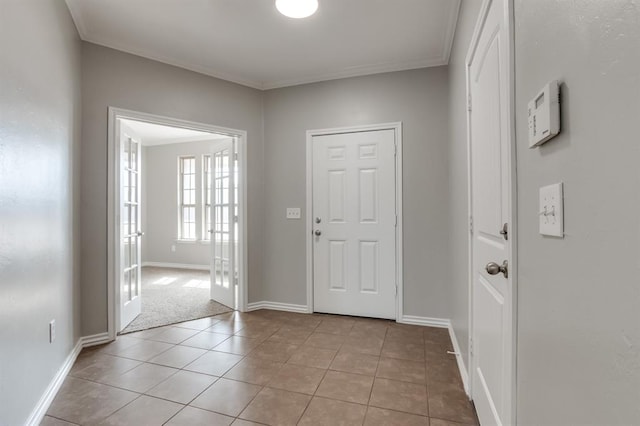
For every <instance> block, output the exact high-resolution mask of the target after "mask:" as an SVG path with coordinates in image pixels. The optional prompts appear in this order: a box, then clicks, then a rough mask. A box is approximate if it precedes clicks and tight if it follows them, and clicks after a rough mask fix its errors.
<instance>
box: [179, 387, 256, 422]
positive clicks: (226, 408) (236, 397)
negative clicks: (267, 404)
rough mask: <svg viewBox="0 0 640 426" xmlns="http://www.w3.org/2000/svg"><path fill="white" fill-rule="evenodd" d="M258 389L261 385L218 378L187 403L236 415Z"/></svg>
mask: <svg viewBox="0 0 640 426" xmlns="http://www.w3.org/2000/svg"><path fill="white" fill-rule="evenodd" d="M260 389H262V387H261V386H256V385H251V384H249V383H243V382H236V381H234V380H227V379H220V380H218V381H217V382H215V383H214V384H213V385H211V386H210V387H209V389H207V390H206V391H204V392H203V393H202V394H200V396H198V397H197V398H196V399H195V400H194V401H193V402H191V404H189V405H191V406H193V407H197V408H202V409H205V410H210V411H215V412H217V413H221V414H226V415H228V416H232V417H236V416H237V415H238V414H240V412H241V411H242V410H243V409H244V408H245V407H246V406H247V404H249V402H251V400H252V399H253V398H254V397H255V396H256V395H257V394H258V392H259V391H260Z"/></svg>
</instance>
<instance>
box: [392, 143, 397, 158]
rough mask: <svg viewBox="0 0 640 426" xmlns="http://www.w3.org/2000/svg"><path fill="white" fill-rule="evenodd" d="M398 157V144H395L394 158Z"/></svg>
mask: <svg viewBox="0 0 640 426" xmlns="http://www.w3.org/2000/svg"><path fill="white" fill-rule="evenodd" d="M397 155H398V144H397V143H395V142H394V144H393V156H394V157H395V156H397Z"/></svg>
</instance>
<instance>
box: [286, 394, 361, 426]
mask: <svg viewBox="0 0 640 426" xmlns="http://www.w3.org/2000/svg"><path fill="white" fill-rule="evenodd" d="M366 411H367V407H366V406H365V405H360V404H352V403H350V402H344V401H336V400H333V399H326V398H319V397H317V396H316V397H314V398H313V399H312V400H311V402H310V403H309V406H308V407H307V409H306V411H305V412H304V414H303V416H302V418H301V419H300V422H298V424H299V425H304V426H315V425H317V426H360V425H362V421H363V420H364V416H365V413H366Z"/></svg>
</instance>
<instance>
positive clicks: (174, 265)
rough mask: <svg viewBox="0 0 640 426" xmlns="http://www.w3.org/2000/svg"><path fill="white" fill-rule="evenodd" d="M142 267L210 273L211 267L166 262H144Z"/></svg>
mask: <svg viewBox="0 0 640 426" xmlns="http://www.w3.org/2000/svg"><path fill="white" fill-rule="evenodd" d="M142 266H143V267H145V266H155V267H156V268H174V269H196V270H198V271H209V270H210V269H211V267H210V266H209V265H191V264H189V263H165V262H142Z"/></svg>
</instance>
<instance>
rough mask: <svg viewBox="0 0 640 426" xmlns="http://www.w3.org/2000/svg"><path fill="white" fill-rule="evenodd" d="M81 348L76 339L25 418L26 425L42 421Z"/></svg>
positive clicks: (33, 424)
mask: <svg viewBox="0 0 640 426" xmlns="http://www.w3.org/2000/svg"><path fill="white" fill-rule="evenodd" d="M81 350H82V340H81V339H78V342H77V343H76V345H75V346H74V347H73V349H71V352H70V353H69V355H67V357H66V358H65V360H64V363H63V364H62V366H61V367H60V368H59V369H58V372H57V373H56V375H55V376H53V379H51V382H50V383H49V386H47V388H46V389H45V391H44V393H43V394H42V396H41V397H40V400H39V401H38V403H37V404H36V406H35V408H34V409H33V411H32V412H31V415H30V416H29V418H28V419H27V421H26V423H25V424H26V425H28V426H38V425H39V424H40V422H42V419H43V418H44V416H45V414H46V413H47V410H49V407H50V406H51V403H52V402H53V399H54V398H55V397H56V394H57V393H58V391H59V390H60V387H61V386H62V383H64V379H65V378H66V377H67V374H68V373H69V371H70V370H71V367H73V363H74V362H76V358H78V355H79V354H80V351H81Z"/></svg>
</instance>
